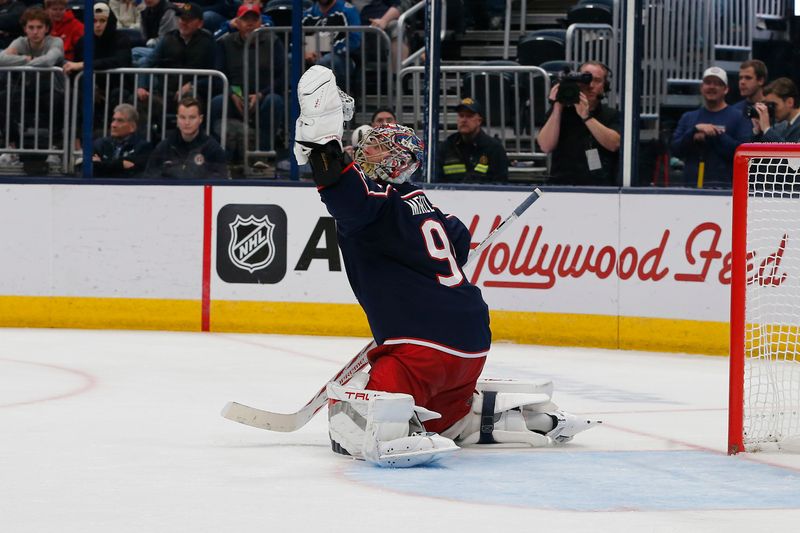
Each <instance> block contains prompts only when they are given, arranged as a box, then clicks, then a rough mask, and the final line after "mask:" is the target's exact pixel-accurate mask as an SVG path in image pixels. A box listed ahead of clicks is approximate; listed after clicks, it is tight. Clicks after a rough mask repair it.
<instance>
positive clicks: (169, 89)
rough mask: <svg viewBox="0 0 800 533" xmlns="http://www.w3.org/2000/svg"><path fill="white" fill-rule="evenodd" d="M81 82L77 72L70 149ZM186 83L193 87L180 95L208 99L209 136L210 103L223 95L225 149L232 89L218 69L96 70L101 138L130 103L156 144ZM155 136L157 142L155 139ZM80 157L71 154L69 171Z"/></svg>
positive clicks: (145, 134) (74, 136)
mask: <svg viewBox="0 0 800 533" xmlns="http://www.w3.org/2000/svg"><path fill="white" fill-rule="evenodd" d="M82 80H83V72H80V73H78V75H76V76H75V79H74V80H73V90H72V94H73V99H72V107H71V109H70V112H69V117H70V119H71V124H72V127H71V130H70V137H69V138H70V146H75V145H76V142H75V141H76V140H77V139H78V138H79V133H78V123H77V121H78V106H79V105H80V103H81V102H80V100H81V99H80V86H81V81H82ZM215 80H216V81H217V83H215ZM186 83H190V84H191V88H190V90H189V91H187V92H186V93H185V94H181V96H194V97H202V98H201V101H202V100H203V99H204V100H205V101H203V102H202V103H203V106H204V108H205V111H204V115H205V120H204V127H205V132H206V133H207V134H210V133H211V122H212V121H211V100H212V98H213V96H216V95H222V96H223V99H222V100H223V105H222V117H223V120H222V125H221V128H222V129H221V136H220V144H221V145H222V147H223V148H224V147H225V137H226V123H227V120H225V118H226V117H227V116H228V90H229V88H228V78H227V77H226V76H225V75H224V74H223V73H222V72H219V71H218V70H193V69H172V68H170V69H162V68H118V69H113V70H105V71H96V72H94V86H95V88H98V87H100V88H102V92H101V93H100V94H98V93H95V102H96V103H97V102H98V101H100V102H101V109H100V112H99V113H98V116H96V117H95V120H94V121H93V122H94V123H95V124H96V123H97V122H98V119H99V118H100V117H102V126H101V131H102V136H106V135H108V128H109V122H110V119H111V116H112V115H113V112H114V107H116V106H117V105H118V104H123V103H127V104H131V105H133V106H134V107H136V108H137V110H138V111H139V126H140V127H142V126H143V128H144V131H143V132H142V136H143V137H145V139H147V141H148V142H151V143H153V144H155V143H156V141H161V140H163V139H164V137H166V135H167V130H168V125H170V118H171V117H172V116H173V115H174V114H175V112H176V107H177V102H178V96H177V91H175V89H176V88H182V87H183V86H184V85H185V84H186ZM139 89H145V90H146V91H147V92H148V94H149V96H148V97H147V98H146V99H144V100H142V99H140V98H139V96H138V94H137V93H138V90H139ZM154 130H156V131H155V132H154ZM154 134H155V135H157V136H158V139H154ZM79 156H80V152H78V151H75V152H73V153H72V157H71V158H70V161H69V166H68V169H69V171H70V172H72V171H73V170H74V166H75V158H76V157H79Z"/></svg>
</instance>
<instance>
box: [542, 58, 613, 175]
mask: <svg viewBox="0 0 800 533" xmlns="http://www.w3.org/2000/svg"><path fill="white" fill-rule="evenodd" d="M578 71H579V72H580V73H582V74H591V75H592V81H591V82H589V83H586V84H583V83H582V84H579V85H578V89H579V92H578V95H577V96H578V101H577V102H575V103H564V102H561V101H559V94H560V93H559V91H560V88H561V84H559V83H557V84H555V85H553V87H552V89H551V90H550V95H549V99H550V101H551V102H552V103H553V106H552V107H551V108H550V111H549V112H548V115H547V120H546V121H545V124H544V126H542V129H541V130H539V135H538V136H537V137H536V142H538V143H539V146H540V147H541V149H542V151H543V152H545V153H547V154H551V157H550V179H549V181H548V183H549V184H553V185H607V186H614V185H616V184H617V168H618V161H619V156H618V155H617V154H618V152H619V146H620V134H619V130H620V121H619V112H618V111H617V110H616V109H613V108H610V107H607V106H605V105H603V102H602V100H603V98H605V96H606V92H607V91H608V89H609V76H610V71H609V69H608V67H607V66H606V65H604V64H603V63H600V62H599V61H587V62H585V63H583V64H582V65H581V66H580V67H579V68H578Z"/></svg>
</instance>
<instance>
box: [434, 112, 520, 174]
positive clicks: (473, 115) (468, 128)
mask: <svg viewBox="0 0 800 533" xmlns="http://www.w3.org/2000/svg"><path fill="white" fill-rule="evenodd" d="M455 111H456V113H458V121H457V128H458V131H457V132H456V133H454V134H452V135H450V136H449V137H448V138H447V140H446V141H445V142H444V144H443V145H442V147H441V148H440V149H439V156H438V159H439V165H438V167H439V172H438V176H437V181H440V182H450V183H453V182H462V183H479V182H483V183H486V182H495V183H504V182H506V181H508V157H507V156H506V151H505V148H503V144H502V143H501V142H500V141H499V140H497V139H493V138H492V137H489V136H488V135H487V134H486V133H485V132H484V131H483V128H481V126H482V125H483V108H482V107H481V105H480V103H479V102H478V101H477V100H475V99H473V98H464V99H463V100H461V103H459V104H458V105H457V106H456V108H455Z"/></svg>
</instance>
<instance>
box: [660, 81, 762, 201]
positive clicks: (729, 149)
mask: <svg viewBox="0 0 800 533" xmlns="http://www.w3.org/2000/svg"><path fill="white" fill-rule="evenodd" d="M727 93H728V75H727V74H726V73H725V71H724V70H722V69H721V68H719V67H709V68H707V69H706V70H705V72H703V83H702V84H701V86H700V94H701V96H702V97H703V105H702V106H701V107H700V108H699V109H696V110H694V111H689V112H687V113H684V114H683V116H681V118H680V120H679V121H678V126H677V128H676V129H675V132H674V133H673V135H672V143H671V145H670V148H671V150H672V155H674V156H676V157H679V158H681V159H683V162H684V167H683V179H684V183H683V185H684V186H686V187H695V186H696V187H698V188H702V187H730V186H731V178H732V175H733V153H734V152H735V151H736V147H737V146H739V145H740V144H741V143H743V142H747V141H748V140H750V137H751V132H750V129H751V125H750V121H749V120H747V118H746V117H745V116H744V115H743V114H742V112H741V111H739V110H736V109H733V108H732V107H731V106H729V105H728V104H726V103H725V95H726V94H727Z"/></svg>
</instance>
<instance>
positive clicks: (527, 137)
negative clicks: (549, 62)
mask: <svg viewBox="0 0 800 533" xmlns="http://www.w3.org/2000/svg"><path fill="white" fill-rule="evenodd" d="M440 69H441V70H440V76H441V81H440V84H439V86H440V90H441V92H440V96H439V105H440V106H441V108H442V109H452V108H453V107H454V106H455V105H457V104H458V102H460V101H461V99H462V98H463V97H466V96H473V97H475V98H476V99H479V100H480V101H481V102H483V103H484V126H483V127H484V130H485V131H486V133H487V134H489V135H490V136H494V137H497V138H499V139H500V140H501V141H502V143H503V146H504V147H505V149H506V153H507V155H508V157H509V159H513V160H517V161H528V162H531V161H537V160H541V161H543V160H544V159H546V156H547V154H545V153H543V152H537V151H536V144H535V139H536V135H537V133H538V129H539V127H540V125H541V124H543V123H544V117H545V114H546V111H547V97H548V95H549V93H550V78H549V76H548V75H547V72H545V71H544V70H543V69H541V68H539V67H534V66H511V65H497V66H494V65H492V66H488V65H442V66H441V67H440ZM424 76H425V68H424V67H421V66H412V67H406V68H404V69H403V70H402V71H401V72H400V77H399V78H398V83H397V86H398V92H400V93H402V90H403V89H402V88H403V86H404V82H405V78H406V77H410V78H411V80H410V83H409V86H410V87H411V97H412V98H411V100H412V102H413V107H412V112H411V119H410V120H408V119H407V118H408V117H407V115H403V114H402V109H398V120H400V121H401V122H403V123H404V124H406V125H407V126H411V127H413V128H414V129H420V128H421V127H422V124H421V123H422V119H423V117H422V102H423V100H424V95H422V87H423V77H424ZM401 96H402V95H401ZM440 117H441V119H440V120H441V121H442V122H441V124H440V132H441V136H440V139H441V140H444V139H445V138H446V136H447V135H449V134H451V133H453V129H452V128H451V124H450V122H449V121H448V113H446V112H444V113H441V115H440ZM404 118H406V120H404ZM509 170H510V171H511V172H514V171H520V172H521V171H524V172H530V171H531V169H530V168H525V167H522V168H514V167H512V168H510V169H509ZM427 179H428V180H430V179H431V177H430V176H428V177H427Z"/></svg>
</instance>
